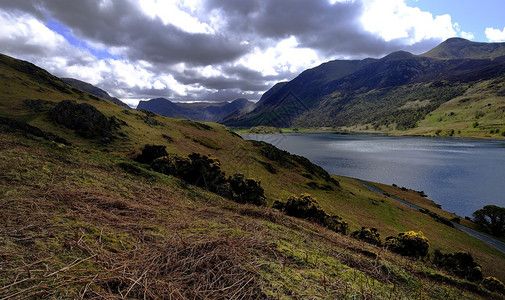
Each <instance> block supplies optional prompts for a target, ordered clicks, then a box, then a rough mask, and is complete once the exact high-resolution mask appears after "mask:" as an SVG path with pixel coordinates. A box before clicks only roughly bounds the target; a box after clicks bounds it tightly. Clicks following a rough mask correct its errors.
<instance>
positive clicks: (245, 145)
mask: <svg viewBox="0 0 505 300" xmlns="http://www.w3.org/2000/svg"><path fill="white" fill-rule="evenodd" d="M350 68H351V67H350ZM351 69H352V68H351ZM348 71H349V70H348ZM348 71H346V72H348ZM346 72H344V73H346ZM337 75H338V76H343V75H344V74H340V73H339V74H337ZM286 85H287V84H286ZM286 85H283V86H286ZM0 88H1V90H2V93H1V94H0V155H1V157H2V160H1V161H0V216H1V218H0V219H1V220H2V221H1V222H2V226H0V236H1V240H0V257H1V258H2V260H1V262H0V267H1V268H0V297H1V298H6V299H9V298H16V297H17V298H21V297H24V298H40V297H42V298H55V299H58V298H86V297H89V298H112V299H114V298H156V297H159V298H170V297H175V298H180V299H240V298H243V299H247V298H255V299H291V298H293V297H295V298H327V299H332V298H343V299H353V298H359V297H361V298H366V299H391V298H398V299H411V298H417V297H420V296H419V295H423V296H422V297H427V298H431V299H479V298H482V299H501V298H503V297H504V296H503V293H501V292H500V290H499V289H494V288H493V285H490V284H489V282H493V283H494V282H496V280H501V281H505V273H504V272H505V271H504V270H503V268H502V266H503V265H504V264H505V254H504V253H502V252H500V251H498V250H496V249H495V248H493V247H491V246H489V245H487V244H486V243H483V242H482V241H480V240H478V239H476V238H473V237H471V236H469V235H467V234H465V233H464V232H462V231H460V230H458V229H456V228H453V227H450V226H448V225H447V224H444V223H442V222H440V220H443V219H442V218H438V219H437V218H434V217H433V216H432V215H433V214H432V215H431V216H430V215H429V214H427V213H423V212H420V211H417V210H414V209H410V208H409V207H408V206H405V205H403V204H401V203H399V202H398V201H395V200H393V199H391V198H389V197H386V196H385V195H380V194H377V193H375V192H372V191H370V190H368V189H366V188H364V187H363V185H362V184H361V183H360V182H358V181H356V180H355V179H353V178H349V177H345V176H338V175H333V174H330V173H328V172H327V171H326V170H324V169H323V168H321V167H319V166H317V165H315V164H313V163H312V162H311V161H309V160H308V159H307V158H305V157H302V156H298V155H294V154H291V153H289V152H287V151H283V150H281V149H278V148H276V147H275V146H273V145H270V144H267V143H261V142H252V141H248V140H244V139H243V138H242V137H240V136H239V135H237V134H236V133H234V132H233V131H232V130H231V129H230V128H228V127H226V126H224V125H221V124H217V123H211V122H201V121H194V120H188V119H176V118H169V117H165V116H161V115H158V114H155V113H153V112H149V111H147V110H133V109H128V108H126V107H124V106H119V105H117V104H115V103H113V102H111V101H110V100H107V99H104V98H101V97H98V96H96V95H92V94H89V93H88V92H86V91H83V90H81V89H80V88H77V87H75V86H70V85H68V84H66V83H65V82H64V81H62V80H61V79H59V78H57V77H55V76H53V75H52V74H50V73H49V72H47V71H45V70H43V69H40V68H38V67H37V66H35V65H33V64H31V63H28V62H25V61H20V60H17V59H14V58H12V57H8V56H5V55H2V56H0ZM424 88H425V87H422V88H421V91H425V90H424ZM280 89H282V87H280ZM397 92H398V91H395V92H394V93H397ZM394 93H393V94H391V95H397V94H394ZM398 93H399V92H398ZM447 93H448V94H450V95H453V94H458V95H459V93H461V91H459V90H456V91H455V90H453V89H449V90H448V92H447ZM290 95H291V96H292V94H290ZM398 95H403V94H401V93H400V94H398ZM462 95H463V94H462ZM462 95H459V96H457V97H461V96H462ZM291 96H290V97H291ZM295 100H296V97H292V98H289V99H287V101H289V102H290V103H294V102H293V101H295ZM409 101H410V100H409ZM412 101H414V100H412ZM458 103H459V102H458ZM403 105H405V104H403ZM409 105H410V104H409ZM412 105H415V104H412ZM440 107H442V105H440ZM491 107H493V105H491ZM451 109H453V110H456V109H454V108H451ZM482 109H483V108H482ZM455 113H459V112H457V111H456V112H455ZM461 114H463V113H461ZM492 116H493V115H492V114H491V113H487V112H486V111H485V112H484V116H482V117H480V118H481V122H482V123H483V124H484V122H485V121H486V117H487V118H489V119H491V118H492ZM285 119H286V120H287V119H290V117H289V116H288V115H286V118H280V120H285ZM279 136H281V135H279ZM146 145H156V146H158V147H160V148H162V149H164V151H166V153H163V154H162V155H161V156H162V157H159V156H158V157H153V158H152V159H151V160H152V161H139V156H140V155H141V153H143V150H145V149H146ZM163 157H165V158H163ZM191 157H193V159H194V160H193V161H191V159H192V158H191ZM153 159H154V160H153ZM156 159H160V160H158V162H160V161H163V159H165V162H166V166H165V169H163V170H164V171H163V172H161V171H159V170H160V169H157V168H156V164H154V161H156ZM171 163H173V165H171ZM178 164H182V165H183V166H191V168H192V170H198V172H197V173H198V174H197V175H198V176H201V178H207V177H206V176H207V175H205V174H207V173H206V172H211V174H218V175H219V176H221V177H223V178H226V179H225V180H223V182H221V183H220V184H222V185H220V186H217V188H222V187H224V188H226V187H229V188H230V189H232V190H233V193H232V194H230V193H229V192H230V190H225V191H223V190H220V189H217V188H216V186H213V185H208V184H207V183H204V184H202V183H201V181H197V183H195V184H193V183H192V182H190V179H188V178H190V177H188V176H189V175H188V174H185V173H184V172H182V175H181V169H182V170H184V168H179V165H178ZM185 164H186V165H185ZM195 165H196V166H197V167H195ZM162 166H163V165H162ZM178 168H179V169H178ZM199 168H200V169H199ZM155 170H158V171H155ZM212 172H213V173H212ZM239 174H242V175H243V176H235V175H239ZM198 176H197V177H198ZM199 178H200V177H199ZM233 178H235V179H237V178H239V179H238V180H235V181H237V182H238V183H237V185H238V186H239V188H237V190H238V191H240V188H243V189H244V190H245V193H246V194H247V192H248V191H250V190H251V189H252V188H254V191H255V192H257V194H261V195H260V197H261V198H263V197H264V203H263V204H262V205H254V204H252V203H239V201H238V200H237V199H238V198H237V197H236V195H235V192H236V191H235V188H234V187H233V184H235V181H233V180H234V179H233ZM240 178H243V180H242V181H241V180H240ZM204 181H205V180H204ZM198 182H200V183H198ZM258 186H260V187H261V189H260V188H258ZM381 188H383V189H384V190H386V188H387V189H390V190H388V193H391V194H393V193H394V194H398V195H400V196H398V197H402V198H409V201H415V202H419V203H423V205H424V206H425V207H428V208H429V210H430V211H432V212H434V213H435V214H436V215H439V216H444V218H446V219H447V218H449V217H450V218H458V216H456V215H453V214H451V213H449V212H446V211H443V210H442V209H440V208H439V207H437V206H436V204H434V203H433V202H431V201H429V200H427V199H426V198H424V197H421V196H420V195H419V194H418V193H416V192H415V191H404V190H402V189H401V188H400V187H393V186H387V187H381ZM255 195H256V194H255ZM242 196H243V195H242ZM246 196H247V195H246ZM240 199H248V197H245V196H244V197H242V198H240ZM460 222H461V223H462V224H465V225H466V226H469V227H472V228H475V226H476V225H475V224H473V223H472V222H471V221H469V220H464V219H462V220H460ZM337 225H338V226H337ZM372 229H373V230H372ZM367 232H368V233H370V232H372V233H373V237H374V239H373V242H370V240H367V239H366V238H365V237H363V236H362V235H366V234H367ZM410 239H412V240H413V241H415V242H416V243H421V244H420V246H422V247H419V248H422V249H424V250H425V252H418V251H415V252H414V253H413V254H412V253H411V252H410V251H411V249H409V247H408V246H405V244H404V243H408V241H409V240H410ZM404 240H406V241H407V242H405V241H404ZM404 248H405V249H404ZM461 251H465V252H464V254H455V253H460V252H461ZM454 255H456V257H457V256H458V255H463V256H464V257H466V258H468V257H471V263H470V264H469V265H468V266H463V265H458V267H457V268H459V269H457V268H456V269H455V268H454V266H453V267H452V269H451V267H449V266H447V264H446V263H445V259H446V257H453V256H454ZM435 257H437V259H435ZM462 270H463V271H462ZM468 270H471V272H470V273H468V274H470V275H471V276H470V275H462V272H463V273H465V272H466V271H468ZM465 274H466V273H465ZM493 278H497V279H496V280H495V279H493Z"/></svg>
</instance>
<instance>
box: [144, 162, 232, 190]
mask: <svg viewBox="0 0 505 300" xmlns="http://www.w3.org/2000/svg"><path fill="white" fill-rule="evenodd" d="M151 168H152V169H153V170H154V171H156V172H160V173H163V174H167V175H173V176H176V177H178V178H181V179H182V180H184V181H186V182H188V183H190V184H193V185H196V186H199V187H203V188H206V189H208V190H210V191H213V192H216V191H218V190H219V186H222V185H223V184H225V183H226V177H225V174H224V172H223V171H221V162H220V161H219V160H218V159H217V158H212V157H210V156H207V155H201V154H199V153H191V154H190V155H189V156H188V157H187V158H186V157H182V156H179V155H176V154H175V155H168V156H164V157H160V158H157V159H155V160H154V161H153V162H152V163H151Z"/></svg>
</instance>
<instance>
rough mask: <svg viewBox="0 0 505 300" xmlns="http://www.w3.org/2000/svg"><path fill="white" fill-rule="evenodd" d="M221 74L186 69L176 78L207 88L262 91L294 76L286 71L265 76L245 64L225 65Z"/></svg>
mask: <svg viewBox="0 0 505 300" xmlns="http://www.w3.org/2000/svg"><path fill="white" fill-rule="evenodd" d="M220 71H221V75H220V76H211V77H202V76H201V75H200V73H199V72H198V70H195V69H186V70H184V72H182V73H176V74H175V79H176V80H177V81H178V82H180V83H182V84H186V85H198V86H201V87H204V88H207V89H217V90H221V89H229V88H233V89H239V90H241V91H252V92H262V91H265V90H266V89H268V88H269V87H270V86H269V84H268V82H272V81H278V80H279V79H285V78H287V77H289V76H290V75H291V76H292V74H291V73H288V72H285V73H281V74H278V75H275V76H272V75H270V76H265V75H263V74H261V72H258V71H254V70H251V69H248V68H246V67H244V66H241V65H239V66H223V67H222V68H220Z"/></svg>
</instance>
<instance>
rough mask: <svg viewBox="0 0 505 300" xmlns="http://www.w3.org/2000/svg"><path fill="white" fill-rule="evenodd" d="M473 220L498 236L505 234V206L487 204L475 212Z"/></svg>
mask: <svg viewBox="0 0 505 300" xmlns="http://www.w3.org/2000/svg"><path fill="white" fill-rule="evenodd" d="M473 221H474V222H475V224H477V225H479V226H480V227H481V228H482V229H483V230H485V231H486V232H488V233H489V234H491V235H494V236H496V237H504V236H505V208H504V207H499V206H496V205H486V206H484V207H483V208H481V209H479V210H477V211H475V212H474V213H473Z"/></svg>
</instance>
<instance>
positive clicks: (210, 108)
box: [137, 98, 254, 122]
mask: <svg viewBox="0 0 505 300" xmlns="http://www.w3.org/2000/svg"><path fill="white" fill-rule="evenodd" d="M253 104H254V103H253V102H252V101H249V100H247V99H243V98H241V99H236V100H234V101H232V102H230V103H229V102H218V103H212V102H197V103H174V102H172V101H170V100H168V99H165V98H156V99H151V100H148V101H140V103H139V105H138V106H137V109H144V110H148V111H152V112H154V113H157V114H160V115H164V116H167V117H171V118H183V119H190V120H194V121H209V122H218V121H221V120H222V119H224V118H225V117H227V116H228V115H230V114H233V113H235V112H238V111H240V110H242V109H245V108H247V107H250V106H251V105H253Z"/></svg>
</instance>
